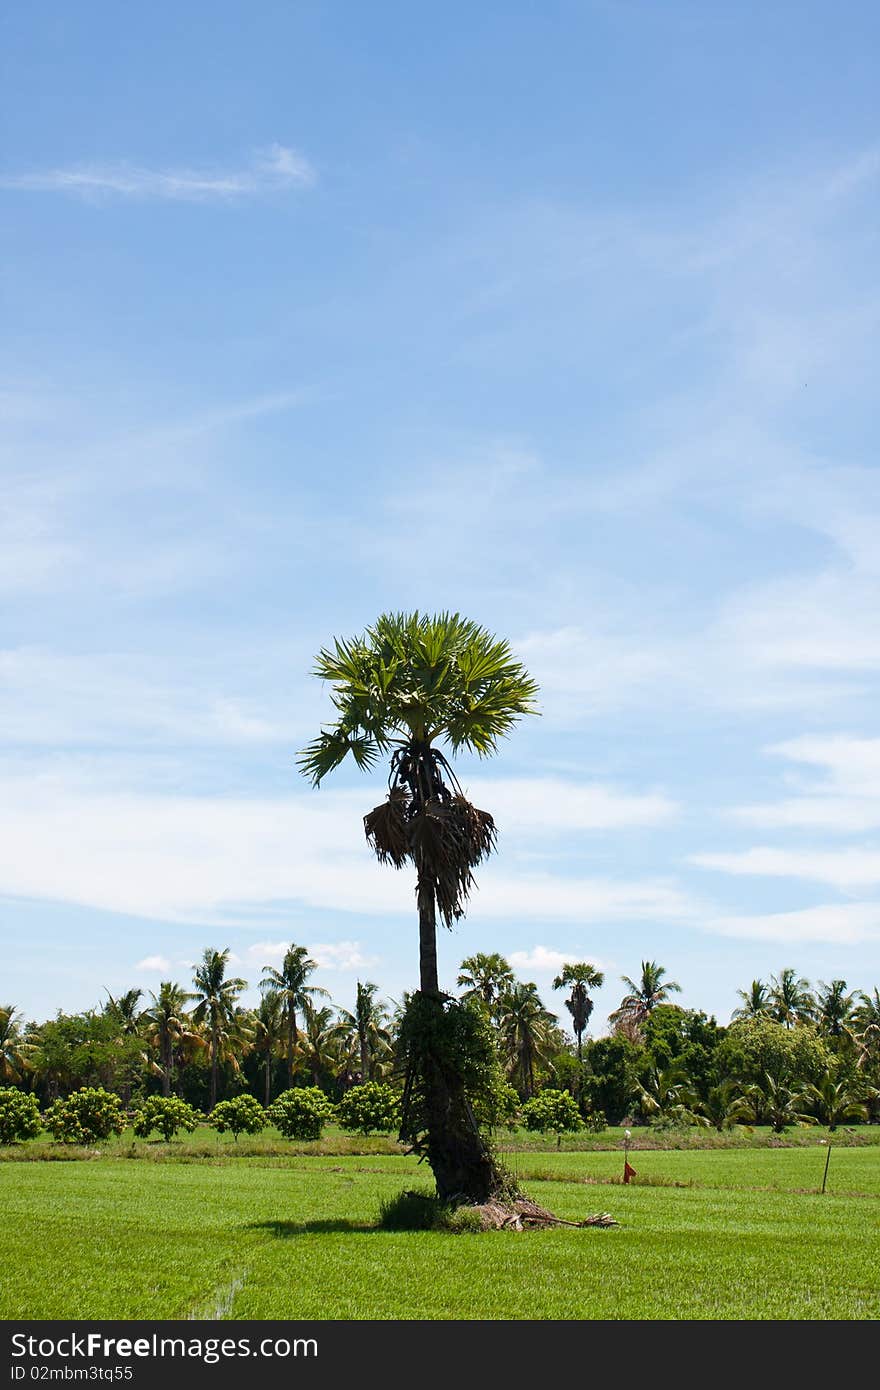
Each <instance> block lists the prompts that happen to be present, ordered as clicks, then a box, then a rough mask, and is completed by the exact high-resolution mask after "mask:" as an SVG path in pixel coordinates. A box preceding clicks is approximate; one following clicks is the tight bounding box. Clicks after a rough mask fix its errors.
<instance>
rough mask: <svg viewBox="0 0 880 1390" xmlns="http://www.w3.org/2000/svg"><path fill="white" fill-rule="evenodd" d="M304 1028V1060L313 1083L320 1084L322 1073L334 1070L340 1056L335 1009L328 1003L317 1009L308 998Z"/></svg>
mask: <svg viewBox="0 0 880 1390" xmlns="http://www.w3.org/2000/svg"><path fill="white" fill-rule="evenodd" d="M303 1023H304V1025H305V1026H304V1028H303V1029H302V1032H301V1033H300V1048H301V1051H302V1057H303V1061H304V1062H305V1064H306V1066H307V1067H308V1069H309V1071H310V1073H311V1077H312V1085H313V1086H320V1084H321V1076H322V1073H323V1074H326V1073H328V1072H333V1070H334V1068H335V1064H336V1060H337V1057H338V1052H339V1050H338V1047H337V1043H336V1033H337V1028H338V1024H337V1023H335V1022H334V1018H333V1009H331V1008H328V1007H327V1006H326V1005H325V1006H324V1007H323V1008H320V1009H316V1008H315V1006H314V1004H313V1003H312V1002H311V1000H309V999H307V1000H306V1002H305V1005H304V1008H303Z"/></svg>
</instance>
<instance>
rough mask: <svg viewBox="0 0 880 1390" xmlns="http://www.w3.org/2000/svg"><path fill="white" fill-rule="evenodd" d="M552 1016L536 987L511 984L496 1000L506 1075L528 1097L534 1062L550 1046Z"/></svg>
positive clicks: (546, 1054)
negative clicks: (511, 986) (510, 987)
mask: <svg viewBox="0 0 880 1390" xmlns="http://www.w3.org/2000/svg"><path fill="white" fill-rule="evenodd" d="M555 1022H556V1015H555V1014H551V1013H550V1012H549V1011H548V1010H547V1009H545V1007H544V1005H543V1003H542V1002H541V999H540V997H539V995H538V989H537V986H536V985H534V984H532V983H531V982H529V983H528V984H515V985H514V987H513V989H511V990H508V991H507V993H506V994H502V996H501V999H500V1000H499V1002H498V1026H499V1029H500V1031H501V1047H502V1051H503V1053H504V1058H505V1061H506V1064H507V1074H508V1076H509V1077H510V1079H511V1080H512V1081H513V1084H514V1085H516V1086H518V1089H519V1091H520V1092H521V1094H522V1096H523V1099H524V1100H528V1098H529V1096H531V1094H532V1092H533V1091H534V1089H535V1065H536V1063H538V1062H542V1061H546V1060H547V1058H548V1057H549V1055H550V1052H551V1050H552V1048H553V1043H554V1038H553V1034H552V1031H551V1030H552V1028H553V1025H554V1024H555Z"/></svg>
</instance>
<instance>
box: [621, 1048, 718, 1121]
mask: <svg viewBox="0 0 880 1390" xmlns="http://www.w3.org/2000/svg"><path fill="white" fill-rule="evenodd" d="M636 1087H637V1093H638V1097H639V1104H640V1105H641V1107H642V1110H643V1111H644V1112H645V1114H646V1115H649V1116H650V1117H651V1118H652V1119H654V1120H668V1121H671V1122H672V1123H673V1124H703V1125H706V1126H708V1124H709V1120H708V1119H707V1118H706V1117H705V1116H704V1115H701V1114H700V1113H699V1111H698V1107H699V1099H698V1097H697V1093H696V1091H695V1090H694V1089H693V1087H692V1086H691V1084H690V1081H689V1079H688V1075H687V1072H686V1071H685V1069H684V1068H683V1067H682V1065H681V1063H677V1062H671V1063H670V1065H669V1066H668V1067H663V1068H660V1067H652V1068H651V1070H650V1072H649V1073H648V1077H647V1080H646V1082H645V1083H644V1085H643V1084H642V1083H641V1082H640V1081H639V1082H637V1083H636Z"/></svg>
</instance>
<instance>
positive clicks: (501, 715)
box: [300, 613, 537, 1201]
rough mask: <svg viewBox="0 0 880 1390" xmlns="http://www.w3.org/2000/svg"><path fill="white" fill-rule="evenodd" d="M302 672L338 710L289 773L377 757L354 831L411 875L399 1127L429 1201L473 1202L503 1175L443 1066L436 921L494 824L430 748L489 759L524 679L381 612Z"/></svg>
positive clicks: (444, 917)
mask: <svg viewBox="0 0 880 1390" xmlns="http://www.w3.org/2000/svg"><path fill="white" fill-rule="evenodd" d="M315 674H316V675H317V676H319V677H321V679H323V680H327V681H329V682H330V683H331V685H332V697H331V698H332V700H333V704H334V706H335V709H336V714H337V718H336V722H335V723H334V724H333V725H332V726H331V727H330V728H325V729H324V730H323V731H322V732H321V734H320V735H319V736H318V738H316V739H315V740H314V742H312V743H311V744H310V745H309V746H308V748H306V749H305V750H304V752H303V753H302V754H301V755H300V767H301V769H302V771H303V772H304V774H305V775H306V776H308V777H309V778H310V780H311V781H312V783H313V785H314V786H316V787H317V786H319V785H320V783H321V782H322V781H323V779H324V778H325V777H326V776H327V774H328V773H330V772H332V771H333V769H334V768H336V767H338V766H339V764H340V763H341V762H342V761H343V760H344V759H345V758H346V757H347V755H348V754H349V753H350V754H351V755H352V757H353V758H354V760H355V762H356V763H357V765H358V767H359V768H361V770H362V771H370V770H371V769H372V768H374V767H375V766H376V765H377V763H378V762H379V761H380V759H381V758H383V757H387V756H389V755H390V778H389V793H388V797H387V799H386V800H385V801H384V802H383V803H382V804H381V805H380V806H377V807H375V809H374V810H373V811H371V812H370V813H369V815H367V816H366V817H365V818H364V828H365V831H366V834H367V838H368V840H369V842H370V843H371V845H372V847H373V849H374V851H375V853H376V855H377V857H378V859H379V860H380V862H381V863H390V864H392V865H393V866H394V867H395V868H397V869H401V868H403V867H404V866H407V865H410V866H412V867H413V868H414V870H415V875H416V902H417V907H418V917H419V992H418V995H417V996H416V997H415V998H414V1000H413V1002H412V1006H411V1008H410V1013H409V1025H410V1026H408V1029H407V1036H408V1038H409V1043H408V1050H407V1054H406V1060H407V1067H408V1078H409V1082H410V1084H409V1086H408V1088H407V1091H406V1104H405V1106H404V1118H403V1124H402V1128H401V1133H402V1134H403V1135H405V1136H407V1137H408V1138H409V1141H410V1143H411V1144H412V1145H413V1146H414V1148H415V1149H416V1150H417V1151H418V1152H419V1153H420V1154H421V1155H422V1156H424V1157H427V1159H428V1162H429V1164H430V1166H431V1169H432V1171H433V1174H434V1179H435V1182H436V1184H437V1190H438V1194H439V1196H440V1197H441V1198H448V1199H451V1198H456V1199H457V1200H462V1199H464V1200H471V1201H484V1200H486V1198H487V1197H488V1196H489V1195H490V1194H491V1193H493V1192H495V1191H498V1190H499V1189H500V1188H501V1187H502V1186H503V1183H504V1178H503V1175H502V1173H501V1171H500V1169H499V1168H498V1167H497V1165H496V1163H495V1162H494V1160H493V1158H492V1155H491V1153H490V1150H489V1148H488V1145H487V1144H486V1141H485V1140H484V1139H483V1137H482V1135H481V1134H480V1133H479V1130H478V1127H477V1124H476V1122H475V1120H474V1117H473V1108H472V1106H471V1104H470V1102H469V1100H468V1097H467V1094H466V1089H465V1082H464V1079H463V1070H462V1068H463V1066H464V1059H462V1060H461V1061H458V1062H455V1064H454V1065H453V1063H454V1058H453V1051H454V1049H445V1050H444V1049H443V1047H442V1044H441V1045H438V1039H440V1038H442V1037H444V1036H446V1035H448V1034H449V1033H450V1030H451V1028H452V1026H453V1025H452V1024H450V1022H449V1020H450V1018H453V1017H454V1010H456V1009H457V1008H460V1007H462V1006H461V1005H458V1004H457V1003H455V1001H452V1000H450V999H448V998H445V997H444V996H442V995H441V993H440V986H439V980H438V974H437V917H438V915H439V917H440V919H441V921H442V922H443V923H445V925H446V926H448V927H451V926H452V925H453V923H454V922H456V921H458V920H459V919H460V918H461V917H463V916H464V914H465V910H466V907H467V901H468V897H469V895H470V892H471V889H472V888H473V886H474V877H473V871H474V869H475V868H476V866H477V865H478V864H479V863H481V862H482V861H483V860H484V859H485V858H486V857H487V856H488V855H489V854H490V853H491V851H492V850H493V849H494V847H495V823H494V821H493V819H492V817H491V815H489V814H488V813H487V812H485V811H480V810H478V809H477V807H476V806H473V805H472V804H471V802H469V801H468V800H467V798H466V796H465V795H464V792H463V791H462V789H461V786H460V785H459V783H458V781H457V779H456V777H455V774H454V772H453V770H452V768H451V767H450V765H449V762H448V761H447V758H446V757H445V755H444V753H443V752H442V751H441V749H440V747H439V746H438V745H439V744H440V743H441V742H443V743H445V744H446V746H447V747H448V749H449V750H450V751H451V752H452V753H453V754H454V753H458V752H460V751H462V750H464V751H466V752H470V753H476V754H477V755H478V756H479V757H487V756H489V755H490V754H493V753H495V752H496V751H497V746H498V741H499V739H500V738H502V737H503V736H504V735H505V734H507V733H509V732H510V730H511V729H512V728H513V726H514V725H515V724H516V722H517V721H518V720H519V719H520V718H522V716H524V715H526V714H531V713H535V705H534V700H535V696H536V695H537V685H536V684H535V682H534V681H533V680H532V679H531V677H530V676H529V675H528V673H527V672H526V671H525V669H524V668H523V666H522V665H521V663H520V662H519V661H517V660H516V659H515V658H514V656H513V654H512V653H511V651H510V647H509V645H508V643H507V642H504V641H500V640H499V639H497V638H496V637H493V636H492V635H491V634H490V633H489V632H487V631H486V630H485V629H484V628H481V627H479V626H478V625H477V624H476V623H473V622H471V621H469V620H467V619H465V618H462V617H461V616H460V615H459V614H457V613H456V614H450V613H443V614H440V615H439V616H436V617H429V616H427V615H424V614H420V613H413V614H402V613H398V614H385V615H383V616H382V617H380V618H379V619H378V621H377V622H376V623H375V624H374V625H373V627H371V628H368V629H367V631H366V632H365V633H364V634H363V635H362V636H360V637H356V638H354V639H353V640H350V641H340V640H338V639H337V640H336V641H335V643H334V645H333V648H332V649H329V648H327V649H324V650H322V651H321V652H320V654H319V656H318V658H317V663H316V667H315ZM456 1066H457V1070H456V1069H455V1067H456ZM417 1112H418V1113H417Z"/></svg>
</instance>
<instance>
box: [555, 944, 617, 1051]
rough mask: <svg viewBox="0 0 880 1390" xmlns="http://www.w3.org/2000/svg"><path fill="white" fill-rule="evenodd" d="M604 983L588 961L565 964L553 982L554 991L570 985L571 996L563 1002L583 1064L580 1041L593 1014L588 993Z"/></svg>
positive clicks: (597, 971)
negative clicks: (569, 1017) (568, 1014)
mask: <svg viewBox="0 0 880 1390" xmlns="http://www.w3.org/2000/svg"><path fill="white" fill-rule="evenodd" d="M604 983H605V976H604V975H603V974H602V971H601V970H597V969H596V967H595V965H590V964H589V962H588V961H576V962H574V963H573V964H569V963H568V962H566V964H565V965H563V967H562V974H561V975H557V976H556V979H555V980H554V981H553V988H554V989H565V987H566V985H571V994H570V995H569V996H568V998H567V999H566V1001H565V1007H566V1008H567V1009H568V1012H569V1013H570V1014H571V1026H572V1028H573V1029H574V1032H575V1037H576V1038H577V1050H578V1061H579V1062H583V1059H584V1058H583V1046H582V1040H583V1036H584V1033H585V1032H586V1031H587V1024H588V1023H589V1021H590V1014H591V1013H592V1012H593V1001H592V999H591V998H590V994H589V991H590V990H591V989H601V988H602V986H603V985H604Z"/></svg>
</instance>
